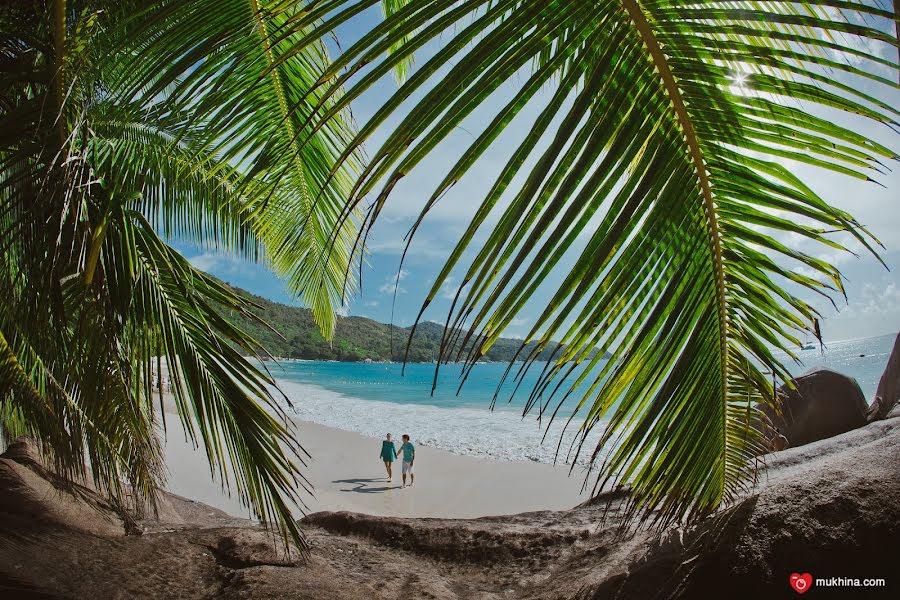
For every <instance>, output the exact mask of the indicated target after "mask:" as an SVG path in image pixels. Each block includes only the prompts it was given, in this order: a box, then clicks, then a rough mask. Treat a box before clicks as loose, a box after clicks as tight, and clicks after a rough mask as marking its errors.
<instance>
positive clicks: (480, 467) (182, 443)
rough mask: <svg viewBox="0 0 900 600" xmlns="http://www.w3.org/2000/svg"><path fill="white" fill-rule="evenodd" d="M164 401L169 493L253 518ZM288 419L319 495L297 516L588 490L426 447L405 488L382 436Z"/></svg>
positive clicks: (539, 501)
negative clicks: (387, 460) (384, 458)
mask: <svg viewBox="0 0 900 600" xmlns="http://www.w3.org/2000/svg"><path fill="white" fill-rule="evenodd" d="M165 398H166V400H167V402H166V403H165V405H166V424H167V427H168V431H167V433H166V435H165V436H163V442H164V456H165V460H166V470H167V472H168V474H169V478H168V483H167V485H166V490H167V491H169V492H172V493H174V494H177V495H179V496H183V497H185V498H188V499H190V500H194V501H198V502H202V503H204V504H208V505H210V506H212V507H214V508H218V509H220V510H222V511H224V512H226V513H228V514H229V515H231V516H235V517H241V518H250V513H249V510H248V509H246V508H245V507H242V506H241V504H240V501H239V499H238V497H237V494H236V491H232V493H231V495H229V494H228V493H227V492H225V491H224V490H222V486H221V484H220V483H219V482H218V481H217V480H214V479H213V476H212V473H211V472H210V468H209V464H208V462H207V459H206V454H205V451H204V450H203V448H202V446H201V447H198V448H197V449H194V448H193V446H192V445H191V443H190V442H189V441H187V440H186V439H185V435H184V431H183V429H182V427H181V422H180V420H179V419H178V418H177V417H176V415H175V412H174V407H173V406H172V402H171V396H170V395H169V394H165ZM173 417H175V418H173ZM290 420H291V421H292V422H293V424H294V425H295V426H296V428H297V437H298V439H299V440H300V443H301V445H302V446H303V448H304V449H305V450H306V451H307V452H308V453H309V454H310V455H311V458H308V459H306V462H307V466H306V467H305V468H304V467H302V465H301V473H302V474H303V475H304V476H306V477H307V479H308V480H309V481H310V483H311V484H312V485H313V488H314V493H315V496H314V497H310V496H309V495H308V494H302V495H301V499H302V500H303V501H304V502H305V503H306V507H297V510H296V512H295V514H296V516H297V517H298V518H299V517H301V516H302V515H304V514H312V513H314V512H319V511H352V512H359V513H365V514H369V515H374V516H383V517H428V518H459V519H465V518H477V517H485V516H498V515H512V514H518V513H523V512H532V511H539V510H565V509H569V508H573V507H574V506H576V505H578V504H580V503H581V502H583V501H584V500H586V499H587V498H588V495H587V493H584V494H582V493H581V489H582V483H583V482H584V470H583V469H582V468H581V467H576V468H575V469H574V470H573V471H572V474H571V476H570V475H569V467H568V466H566V465H556V466H554V465H549V464H544V463H538V462H533V461H508V460H500V459H486V458H480V457H475V456H469V455H461V454H454V453H452V452H450V451H447V450H442V449H439V448H431V447H427V446H422V445H421V444H416V450H417V456H416V483H415V485H414V486H413V487H411V488H407V489H401V488H400V486H401V476H400V463H399V461H397V462H395V463H394V479H393V481H387V479H386V473H385V468H384V464H383V463H382V462H381V461H380V459H379V458H378V452H379V450H380V448H381V440H380V439H376V438H372V437H367V436H363V435H361V434H359V433H356V432H352V431H345V430H342V429H335V428H333V427H328V426H326V425H319V424H317V423H312V422H309V421H302V420H299V419H295V418H290ZM397 435H398V436H399V433H398V434H397ZM413 443H416V439H415V436H413ZM398 447H399V445H398Z"/></svg>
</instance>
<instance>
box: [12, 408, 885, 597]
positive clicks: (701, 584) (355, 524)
mask: <svg viewBox="0 0 900 600" xmlns="http://www.w3.org/2000/svg"><path fill="white" fill-rule="evenodd" d="M16 456H17V457H18V458H10V457H9V456H6V457H4V458H0V467H2V469H5V470H2V469H0V472H2V473H4V474H5V475H4V476H3V477H2V478H0V499H2V503H3V504H2V506H3V507H4V508H3V512H2V513H0V597H4V598H5V597H13V598H19V597H22V598H84V597H88V598H198V599H199V598H210V599H212V598H216V599H218V598H225V599H231V598H234V599H237V598H251V597H252V598H255V599H269V598H271V599H275V598H278V599H282V598H295V599H310V600H312V599H316V600H318V599H319V598H329V599H334V600H351V599H353V600H356V599H358V598H367V599H369V600H379V599H391V600H394V599H395V598H398V597H404V598H431V599H433V600H462V599H466V600H468V599H471V598H484V599H496V600H500V599H505V598H511V599H516V600H554V599H555V600H570V599H577V600H588V599H592V600H593V599H596V600H599V599H606V598H661V599H662V598H718V597H727V598H739V599H740V598H748V599H749V598H781V597H784V598H791V597H795V593H794V592H793V591H792V590H791V589H790V587H789V585H788V578H789V577H790V575H791V573H794V572H798V573H811V574H812V576H813V577H814V578H820V577H822V578H829V577H845V578H856V577H859V578H866V577H885V578H887V579H888V584H889V585H891V586H892V587H891V589H889V590H885V589H879V590H875V594H876V595H875V596H873V597H893V596H892V595H891V592H893V591H896V589H895V588H894V587H893V586H896V585H897V582H895V581H893V579H894V577H893V576H892V573H893V571H892V570H893V569H894V568H895V567H894V562H895V561H896V557H897V556H898V555H900V418H897V417H896V416H894V417H890V416H889V417H888V418H887V419H885V420H881V421H878V422H875V423H872V424H869V425H867V426H864V427H861V428H859V429H856V430H854V431H850V432H847V433H844V434H842V435H838V436H835V437H832V438H829V439H826V440H822V441H819V442H813V443H810V444H807V445H803V446H800V447H797V448H791V449H788V450H786V451H784V452H780V453H778V454H776V455H771V456H769V457H767V460H768V462H769V469H768V471H767V472H766V473H765V474H764V475H763V477H762V479H761V481H760V482H759V486H758V487H757V488H755V489H752V490H750V491H749V492H748V493H747V494H746V495H745V496H744V497H743V498H742V499H741V500H740V501H739V502H738V503H737V504H736V505H734V506H732V507H731V508H729V509H727V510H724V511H722V512H721V513H719V514H718V515H715V516H714V517H712V518H709V519H707V520H705V521H702V522H700V523H698V524H697V525H695V526H693V527H690V528H687V529H684V528H678V527H675V528H670V529H668V530H666V531H663V532H657V531H646V530H641V531H638V532H635V531H625V530H622V529H621V528H620V522H621V521H620V519H619V517H620V514H621V513H620V510H621V508H622V505H623V503H625V502H627V499H628V495H627V492H626V491H617V492H615V493H611V494H608V495H607V496H605V499H606V500H608V501H609V502H610V503H609V504H606V503H586V504H585V505H583V506H580V507H578V508H575V509H572V510H568V511H560V512H551V511H543V512H535V513H526V514H521V515H512V516H503V517H489V518H482V519H467V520H454V519H398V518H386V517H372V516H368V515H360V514H353V513H318V514H315V515H310V516H309V517H308V518H306V519H304V520H303V522H302V527H303V530H304V532H305V533H306V534H307V536H308V539H309V542H310V544H311V550H310V553H309V555H308V556H306V557H304V558H302V559H301V558H299V557H298V556H295V555H286V554H285V552H284V551H283V548H280V547H279V546H278V545H277V544H275V543H273V538H272V536H271V533H270V532H266V531H265V530H264V529H262V528H261V527H259V526H258V525H255V524H253V523H251V522H248V521H242V520H238V519H232V518H230V517H228V516H227V515H224V514H222V513H219V512H218V511H215V510H214V509H211V508H209V507H206V506H204V505H202V504H200V503H195V502H190V501H188V500H185V499H183V498H179V497H177V496H172V495H168V494H166V495H164V497H165V499H166V503H165V507H166V508H165V510H163V511H161V513H160V516H159V517H158V518H157V519H153V520H145V521H143V522H141V523H140V524H141V526H142V528H143V531H144V534H143V535H140V536H127V535H123V527H122V525H121V523H119V524H118V525H117V524H116V516H115V514H114V513H112V512H111V511H110V510H109V509H108V508H104V507H103V504H102V502H100V501H99V500H98V499H97V498H96V497H95V496H92V494H93V492H91V491H90V490H88V489H85V490H82V492H83V493H81V494H79V495H77V496H66V494H67V492H63V493H62V494H61V493H60V492H58V491H56V488H54V487H53V486H52V484H50V483H48V482H42V479H43V477H44V474H45V473H44V474H42V473H43V472H41V471H40V470H32V469H31V467H29V466H27V464H23V463H22V462H19V460H20V459H21V460H23V461H25V462H26V463H27V462H28V460H31V459H27V458H22V457H27V456H28V453H27V452H24V453H23V452H18V454H17V455H16ZM22 469H25V470H24V471H23V470H22ZM47 486H50V487H47ZM36 501H39V502H40V503H39V504H36V503H35V502H36ZM60 503H61V504H62V506H63V507H68V508H65V510H63V508H61V507H60V506H59V504H60ZM72 503H74V504H72ZM23 507H25V508H23ZM63 514H65V515H68V516H65V517H61V516H60V515H63ZM23 515H24V516H25V517H23ZM28 515H31V516H28ZM26 517H27V518H26ZM11 590H12V591H11ZM821 592H822V590H818V591H817V593H816V596H819V595H821ZM839 592H840V593H843V594H844V596H843V597H852V598H865V597H867V596H866V594H867V593H872V590H860V589H854V590H851V592H852V593H850V594H849V595H848V593H847V590H839ZM878 594H880V595H878ZM825 595H827V594H825Z"/></svg>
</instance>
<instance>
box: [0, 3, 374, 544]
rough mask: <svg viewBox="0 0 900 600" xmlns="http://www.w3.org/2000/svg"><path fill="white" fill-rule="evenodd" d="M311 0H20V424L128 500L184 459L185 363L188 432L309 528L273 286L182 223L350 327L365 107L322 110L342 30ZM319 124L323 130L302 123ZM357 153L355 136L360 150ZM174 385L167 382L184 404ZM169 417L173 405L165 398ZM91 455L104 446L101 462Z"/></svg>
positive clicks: (12, 79) (3, 306)
mask: <svg viewBox="0 0 900 600" xmlns="http://www.w3.org/2000/svg"><path fill="white" fill-rule="evenodd" d="M302 8H303V7H302V5H299V4H297V3H283V2H277V3H273V2H255V1H254V2H248V1H245V0H244V1H237V0H235V1H222V0H215V1H209V0H207V1H193V0H191V1H188V2H184V1H182V0H178V1H158V2H128V1H126V2H121V1H115V2H107V1H93V0H34V1H28V2H13V3H4V4H3V8H2V9H0V28H2V35H0V69H2V72H3V82H2V85H0V248H2V252H0V255H2V257H3V258H2V266H0V424H2V428H3V432H4V433H5V435H6V436H7V439H9V438H10V436H17V435H21V434H25V435H30V436H32V437H33V438H35V439H36V440H37V441H38V442H39V447H40V450H41V451H42V452H43V453H44V455H45V456H46V458H47V459H48V461H49V462H50V464H52V465H53V466H54V467H55V468H56V470H57V471H58V472H59V473H61V474H62V475H64V476H65V477H68V478H71V479H83V478H85V477H86V476H89V478H90V479H92V480H93V481H94V483H95V484H96V485H97V487H98V489H100V490H101V491H103V492H104V493H106V494H108V495H109V496H110V497H111V498H112V499H113V500H114V501H115V502H116V504H117V505H119V506H122V507H123V508H124V507H132V503H131V502H129V501H128V499H131V500H134V504H135V505H138V506H141V505H143V504H144V503H146V502H150V503H151V504H152V503H153V501H154V499H155V494H156V491H157V490H158V488H159V486H160V485H161V483H162V482H163V481H164V471H163V462H162V455H161V446H160V438H159V433H160V432H159V429H160V426H162V427H163V428H164V427H165V411H163V410H161V411H159V413H155V412H154V403H155V402H157V400H156V398H157V395H156V394H155V393H154V388H161V386H160V385H159V383H160V382H161V378H162V374H163V371H164V370H166V371H167V378H168V380H170V381H171V391H172V394H173V396H174V404H175V407H176V409H177V413H178V415H179V418H180V420H181V422H182V424H183V426H184V429H185V431H186V432H187V435H188V436H189V437H190V438H191V439H192V441H194V442H195V443H197V442H202V445H203V446H204V448H205V449H206V452H207V456H208V458H209V462H210V466H211V469H213V470H214V472H215V473H216V474H217V475H218V476H219V477H220V478H221V480H222V482H223V484H225V485H229V486H230V485H231V484H233V485H235V486H236V489H237V491H238V493H239V494H240V497H241V499H242V500H243V501H244V502H245V503H247V504H248V505H249V506H250V507H252V510H253V512H254V514H255V515H256V516H257V517H259V518H261V519H263V520H264V521H266V522H272V521H275V522H278V523H280V528H281V532H282V534H285V535H287V534H289V535H291V536H293V538H294V539H295V540H297V541H298V542H301V543H302V541H301V539H300V534H299V531H298V530H297V527H296V523H295V521H294V520H293V519H292V517H291V511H292V507H293V506H295V505H296V504H298V503H301V502H302V498H301V497H300V495H301V494H302V491H303V489H306V488H308V485H307V483H306V481H305V480H304V479H303V477H302V473H301V472H300V469H301V468H302V462H303V456H304V453H303V451H302V448H301V446H300V445H299V443H298V441H297V439H296V437H295V435H294V432H293V431H292V429H291V428H290V426H289V425H288V422H287V420H286V419H284V418H283V417H284V414H283V412H282V409H281V408H280V405H279V403H278V402H276V397H275V394H276V393H277V390H276V389H275V388H273V380H272V378H271V377H270V376H269V375H268V374H267V373H266V372H265V371H264V370H261V369H259V368H258V366H257V365H256V364H254V362H252V361H251V360H250V359H248V358H247V356H253V355H255V354H256V353H257V352H258V351H259V349H258V347H257V345H256V344H255V343H254V341H253V340H252V339H251V338H250V337H249V336H248V335H247V334H246V333H244V332H243V331H241V330H239V329H237V328H236V327H234V326H233V325H231V324H230V323H229V322H228V321H227V320H226V319H225V318H224V317H223V314H225V313H227V312H229V311H232V312H236V313H239V314H242V315H247V316H252V309H253V307H252V306H251V305H249V304H248V303H247V302H246V301H245V300H243V299H241V298H240V297H239V296H238V295H236V293H235V292H234V291H232V290H231V289H230V288H228V287H227V286H225V285H223V284H222V283H221V282H219V281H217V280H214V279H213V278H211V277H209V276H208V275H206V274H204V273H203V272H201V271H198V270H197V269H195V268H194V267H192V266H191V264H189V262H188V261H187V260H186V259H185V258H184V257H183V256H182V255H181V254H180V253H179V252H178V251H177V250H176V249H175V248H174V247H173V246H172V243H174V242H175V241H182V242H183V241H187V242H192V243H196V244H200V245H203V246H206V247H209V248H212V249H214V250H217V251H226V252H231V253H234V254H235V255H238V256H241V257H244V258H248V259H251V260H256V261H259V262H261V263H263V264H265V265H268V266H270V267H271V268H272V269H273V270H274V271H275V272H276V273H278V274H279V275H281V276H283V277H284V278H285V279H286V281H287V282H288V286H289V288H290V289H291V290H292V291H293V292H294V293H296V294H297V295H298V297H299V298H301V299H302V300H304V301H305V302H306V303H307V304H308V305H309V306H311V307H312V309H313V312H314V315H315V317H316V319H317V321H318V323H319V324H320V326H321V327H322V329H323V332H324V333H325V335H329V334H330V332H331V331H333V328H334V307H335V306H336V305H337V303H338V302H340V301H341V298H342V295H343V294H344V292H345V291H346V290H345V289H344V287H343V286H344V279H345V278H344V275H345V273H346V272H347V270H348V269H350V268H352V267H353V264H354V262H355V260H356V258H357V257H356V256H355V255H354V254H353V253H352V242H353V240H354V239H355V235H356V230H357V227H358V224H357V223H356V222H355V220H354V219H353V218H351V219H344V220H342V221H341V223H340V224H338V215H339V213H340V212H341V209H342V208H343V205H344V202H345V201H346V198H347V194H348V191H349V188H350V186H351V184H352V182H353V180H354V170H355V169H356V163H355V159H354V158H351V159H350V160H349V161H345V162H342V164H341V165H340V166H339V167H337V168H335V163H336V159H337V157H338V156H340V155H341V154H342V153H343V152H344V150H345V149H346V147H347V145H348V143H349V141H350V139H351V129H350V121H349V115H348V114H347V113H346V111H338V112H339V113H340V114H339V115H337V118H335V119H332V120H330V121H329V122H328V123H327V124H326V125H325V126H324V127H322V128H320V129H318V130H316V131H312V129H311V128H310V126H309V125H308V124H306V121H307V118H308V116H309V114H310V113H311V112H312V109H313V107H314V106H317V105H319V104H320V101H321V102H323V103H324V105H326V106H331V105H332V104H333V102H334V99H335V98H336V97H335V98H332V99H323V98H321V95H318V94H316V93H310V89H311V86H312V84H313V83H315V82H317V81H318V80H319V78H320V76H321V73H322V72H323V69H324V68H325V66H326V65H327V61H328V55H327V51H326V49H325V46H324V44H322V43H311V44H307V45H305V46H304V48H303V49H302V50H301V51H299V52H294V49H295V48H296V47H297V46H299V45H300V44H301V41H302V35H303V29H302V28H289V29H286V28H285V24H286V23H289V22H290V21H291V20H293V19H296V18H297V16H298V15H299V14H300V13H301V11H302ZM301 137H302V138H303V141H304V144H303V145H302V146H301V145H300V144H299V142H298V139H299V138H301ZM345 156H346V155H345ZM162 401H163V398H162V395H161V394H159V395H158V402H159V403H160V404H162ZM160 414H161V415H162V421H161V422H160V416H159V415H160ZM85 458H87V466H86V465H85Z"/></svg>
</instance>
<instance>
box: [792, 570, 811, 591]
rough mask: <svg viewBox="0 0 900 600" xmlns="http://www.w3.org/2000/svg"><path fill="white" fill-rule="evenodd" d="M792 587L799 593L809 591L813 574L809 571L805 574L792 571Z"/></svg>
mask: <svg viewBox="0 0 900 600" xmlns="http://www.w3.org/2000/svg"><path fill="white" fill-rule="evenodd" d="M790 582H791V587H792V588H794V591H795V592H797V593H798V594H805V593H806V592H808V591H809V588H811V587H812V575H810V574H809V573H804V574H803V575H801V574H799V573H791V579H790Z"/></svg>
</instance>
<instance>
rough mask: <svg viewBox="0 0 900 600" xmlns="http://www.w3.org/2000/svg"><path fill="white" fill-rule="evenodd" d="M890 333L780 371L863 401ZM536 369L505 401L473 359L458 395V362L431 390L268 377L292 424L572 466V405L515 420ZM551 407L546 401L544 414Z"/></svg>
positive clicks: (291, 369) (364, 367)
mask: <svg viewBox="0 0 900 600" xmlns="http://www.w3.org/2000/svg"><path fill="white" fill-rule="evenodd" d="M894 337H895V335H894V334H891V335H883V336H878V337H872V338H863V339H857V340H845V341H835V342H830V343H828V344H827V345H826V348H825V349H824V350H820V349H819V348H818V347H817V348H816V349H814V350H804V351H801V352H800V353H799V357H800V359H801V361H802V363H801V364H791V365H789V366H790V367H791V369H792V372H793V373H794V374H795V375H799V374H802V373H804V372H806V371H808V370H810V369H812V368H816V367H827V368H830V369H833V370H835V371H838V372H841V373H844V374H846V375H849V376H851V377H854V378H855V379H856V380H857V381H858V382H859V384H860V386H861V388H862V390H863V392H864V393H865V395H866V398H867V400H869V401H871V399H872V397H873V396H874V394H875V389H876V388H877V386H878V381H879V379H880V377H881V373H882V372H883V370H884V367H885V365H886V363H887V358H888V355H889V354H890V351H891V348H892V347H893V342H894ZM542 366H543V365H541V364H537V365H535V366H534V367H532V369H531V370H530V371H528V372H527V373H526V374H525V375H524V376H523V377H522V380H521V385H520V388H519V391H518V393H517V394H516V395H515V397H514V399H513V401H512V402H511V403H508V402H507V400H508V399H509V397H510V395H511V393H512V392H513V390H514V388H515V382H514V381H513V378H512V377H511V376H510V377H509V378H508V379H507V381H506V383H505V384H504V385H503V386H502V387H501V389H500V394H499V396H498V399H497V405H496V407H495V409H494V410H493V411H492V410H491V409H490V405H491V400H492V399H493V398H494V395H495V393H496V392H497V387H498V384H499V383H500V381H501V379H502V377H503V374H504V372H505V371H506V369H507V365H506V364H496V363H479V364H477V365H476V366H475V368H474V369H473V370H472V372H471V374H470V375H469V378H468V379H467V381H466V382H465V384H464V385H463V387H462V389H461V390H460V391H459V393H457V388H458V387H459V383H460V379H459V375H460V372H461V366H460V365H453V364H451V365H442V366H441V369H440V375H439V379H438V382H437V386H436V388H435V391H434V393H432V381H433V378H434V365H431V364H409V365H406V369H405V374H404V375H401V370H402V365H399V364H380V363H335V362H284V363H280V364H278V365H270V367H269V368H270V370H271V373H272V375H273V376H274V377H276V378H277V379H278V380H279V386H280V387H281V390H282V391H283V392H284V393H285V395H286V396H287V397H288V398H289V399H290V402H291V404H293V407H292V408H290V409H289V410H290V411H291V412H292V413H293V414H294V415H296V416H297V417H298V418H300V419H303V420H306V421H312V422H314V423H319V424H322V425H328V426H330V427H335V428H338V429H344V430H349V431H355V432H357V433H361V434H363V435H367V436H372V437H376V438H381V437H382V436H383V435H384V434H385V433H387V432H391V433H393V434H394V435H395V436H399V435H400V434H403V433H409V434H410V435H412V437H413V440H414V441H416V442H417V443H419V444H422V445H424V446H431V447H436V448H443V449H445V450H450V451H451V452H456V453H458V454H468V455H475V456H480V457H484V458H493V459H502V460H532V461H537V462H545V463H552V462H554V461H556V462H561V463H571V462H572V461H573V457H574V456H575V454H574V453H573V452H571V450H572V449H573V444H576V446H574V448H577V443H578V442H580V441H581V437H580V436H579V435H578V429H579V427H580V426H581V424H582V421H581V420H580V419H578V418H576V419H573V421H572V422H571V424H569V425H568V427H567V426H566V422H567V419H568V417H569V415H570V414H571V412H572V409H573V408H575V405H576V403H577V401H578V399H580V396H579V395H578V394H575V395H573V397H572V398H570V399H569V400H567V401H566V402H565V403H564V404H563V406H562V408H561V409H560V411H559V416H558V417H557V418H556V419H555V420H554V421H553V423H552V424H551V425H549V429H548V423H549V419H548V418H547V417H548V416H549V415H546V414H545V415H544V417H543V418H539V416H538V414H537V413H538V411H536V410H532V412H531V413H529V414H528V415H526V416H523V414H522V412H523V407H524V404H525V401H526V400H527V398H528V394H529V392H530V391H531V389H532V388H533V386H534V384H535V382H537V380H538V376H539V373H540V369H541V367H542ZM556 404H557V401H556V400H554V401H553V402H552V403H551V410H552V408H555V407H556ZM601 429H602V428H601V427H597V428H595V430H594V431H593V432H592V433H591V434H590V435H589V436H588V437H587V439H586V440H585V441H584V450H583V451H582V452H581V453H580V454H579V455H578V456H579V460H578V461H577V462H578V463H581V464H584V459H585V458H586V457H588V456H589V454H590V452H591V451H592V450H593V448H594V447H595V446H596V443H597V439H598V438H599V435H600V430H601Z"/></svg>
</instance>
